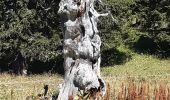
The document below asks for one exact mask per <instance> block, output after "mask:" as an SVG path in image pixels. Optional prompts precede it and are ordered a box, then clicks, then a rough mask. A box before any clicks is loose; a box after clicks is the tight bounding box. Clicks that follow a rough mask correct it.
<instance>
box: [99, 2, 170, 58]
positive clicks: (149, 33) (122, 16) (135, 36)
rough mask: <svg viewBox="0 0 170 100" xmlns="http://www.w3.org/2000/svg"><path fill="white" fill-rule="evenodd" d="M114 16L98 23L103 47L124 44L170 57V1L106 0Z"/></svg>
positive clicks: (107, 8) (108, 8)
mask: <svg viewBox="0 0 170 100" xmlns="http://www.w3.org/2000/svg"><path fill="white" fill-rule="evenodd" d="M106 4H108V5H106V6H107V7H106V8H104V7H103V9H105V10H110V12H111V14H112V15H113V17H114V19H115V20H116V21H114V20H111V17H108V18H105V19H102V23H101V25H100V26H99V27H100V29H101V36H102V39H103V47H102V48H104V49H110V48H117V47H119V46H121V45H125V46H126V47H129V48H131V49H133V50H134V49H135V50H137V51H140V52H144V53H150V54H156V55H158V56H160V57H169V56H170V53H169V52H170V51H169V50H170V49H169V48H170V34H169V26H170V25H169V24H170V23H169V18H170V17H169V15H170V13H169V9H170V6H169V5H170V2H169V1H167V0H156V1H155V0H107V1H106Z"/></svg>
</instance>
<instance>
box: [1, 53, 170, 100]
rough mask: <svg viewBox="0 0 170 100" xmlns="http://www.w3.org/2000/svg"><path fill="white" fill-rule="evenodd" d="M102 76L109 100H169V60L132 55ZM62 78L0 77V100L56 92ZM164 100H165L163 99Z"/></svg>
mask: <svg viewBox="0 0 170 100" xmlns="http://www.w3.org/2000/svg"><path fill="white" fill-rule="evenodd" d="M101 71H102V76H103V77H104V79H105V80H106V82H107V83H109V87H108V88H109V95H108V96H109V100H125V99H127V100H170V90H169V89H170V88H169V87H170V60H168V59H166V60H161V59H159V58H157V57H155V56H151V55H139V54H133V57H132V59H131V60H130V61H129V62H127V63H125V64H121V65H115V66H108V67H103V68H102V69H101ZM62 82H63V78H62V76H60V75H57V74H46V73H45V74H42V75H30V76H15V75H9V74H1V75H0V100H25V99H26V97H28V96H32V97H36V96H37V95H38V94H43V92H44V89H43V87H44V85H48V86H49V92H48V96H52V95H53V94H55V93H57V92H58V85H59V84H60V83H62ZM165 98H166V99H165Z"/></svg>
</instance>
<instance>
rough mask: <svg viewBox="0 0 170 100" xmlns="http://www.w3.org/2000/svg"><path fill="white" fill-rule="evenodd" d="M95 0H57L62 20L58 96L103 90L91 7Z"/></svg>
mask: <svg viewBox="0 0 170 100" xmlns="http://www.w3.org/2000/svg"><path fill="white" fill-rule="evenodd" d="M94 2H100V3H101V1H99V0H98V1H97V0H61V2H60V4H59V6H60V8H59V11H58V13H60V15H61V18H62V19H61V20H62V22H63V24H62V25H63V26H62V27H63V35H64V44H63V54H64V69H65V77H64V83H63V84H62V85H61V87H60V91H59V95H58V100H68V98H69V96H72V97H75V95H76V94H77V92H78V91H79V90H84V91H90V90H91V89H96V90H98V89H100V90H101V92H102V94H103V95H104V94H105V91H106V86H105V82H104V81H103V79H102V78H101V76H100V62H101V55H100V46H101V39H100V36H99V35H98V29H97V21H98V17H100V16H107V15H108V14H99V13H98V12H97V11H96V10H95V9H94Z"/></svg>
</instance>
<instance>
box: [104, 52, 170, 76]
mask: <svg viewBox="0 0 170 100" xmlns="http://www.w3.org/2000/svg"><path fill="white" fill-rule="evenodd" d="M102 73H103V75H104V76H119V77H128V76H131V77H144V78H154V77H170V60H169V59H167V60H161V59H158V58H156V57H154V56H151V55H139V54H133V56H132V59H131V60H130V61H129V62H127V63H125V64H122V65H115V66H108V67H104V68H102Z"/></svg>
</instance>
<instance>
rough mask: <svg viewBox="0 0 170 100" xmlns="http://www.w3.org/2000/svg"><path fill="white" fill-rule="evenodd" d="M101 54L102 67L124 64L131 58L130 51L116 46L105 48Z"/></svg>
mask: <svg viewBox="0 0 170 100" xmlns="http://www.w3.org/2000/svg"><path fill="white" fill-rule="evenodd" d="M101 56H102V61H101V66H102V67H105V66H112V65H120V64H124V63H126V62H127V61H129V60H130V59H131V54H130V53H127V52H122V51H119V50H117V49H115V48H111V49H107V50H103V51H102V55H101Z"/></svg>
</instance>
